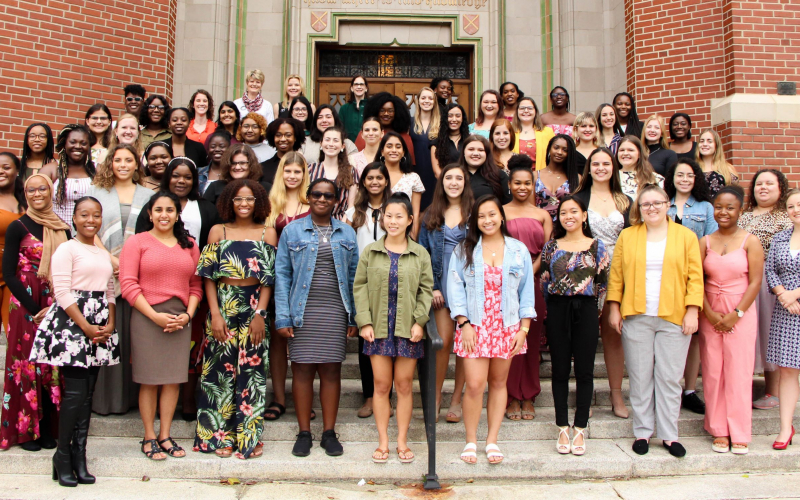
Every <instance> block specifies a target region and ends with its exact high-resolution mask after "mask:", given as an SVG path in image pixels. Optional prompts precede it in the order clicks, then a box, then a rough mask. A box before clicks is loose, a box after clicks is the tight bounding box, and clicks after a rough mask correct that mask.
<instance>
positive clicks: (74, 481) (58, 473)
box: [53, 377, 91, 486]
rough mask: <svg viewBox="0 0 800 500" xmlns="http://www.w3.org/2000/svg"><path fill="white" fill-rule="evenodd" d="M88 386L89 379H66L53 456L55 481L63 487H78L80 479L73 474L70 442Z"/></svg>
mask: <svg viewBox="0 0 800 500" xmlns="http://www.w3.org/2000/svg"><path fill="white" fill-rule="evenodd" d="M88 386H89V380H88V379H75V378H66V377H65V378H64V391H63V397H62V399H61V414H60V415H59V420H58V448H57V449H56V453H55V455H53V480H54V481H55V480H58V484H60V485H61V486H77V485H78V478H77V477H76V476H75V474H74V473H73V464H72V450H71V446H70V441H71V440H72V437H73V434H74V433H75V427H76V424H77V422H78V417H79V415H80V413H81V411H82V409H83V407H84V404H85V403H86V398H87V389H88ZM90 408H91V404H90ZM87 421H88V419H87ZM87 430H88V423H87ZM84 445H85V441H84ZM84 468H85V467H84Z"/></svg>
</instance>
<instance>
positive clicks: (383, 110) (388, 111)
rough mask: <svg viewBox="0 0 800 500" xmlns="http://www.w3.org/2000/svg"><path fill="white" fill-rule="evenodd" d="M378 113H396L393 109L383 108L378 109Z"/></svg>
mask: <svg viewBox="0 0 800 500" xmlns="http://www.w3.org/2000/svg"><path fill="white" fill-rule="evenodd" d="M378 114H379V115H393V114H394V110H393V109H382V110H380V111H378Z"/></svg>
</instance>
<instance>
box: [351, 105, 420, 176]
mask: <svg viewBox="0 0 800 500" xmlns="http://www.w3.org/2000/svg"><path fill="white" fill-rule="evenodd" d="M372 116H375V117H377V118H378V120H380V122H381V130H383V131H384V133H386V132H390V131H393V132H397V133H398V134H400V136H401V137H402V138H403V142H405V143H406V149H408V150H409V151H411V164H412V165H416V159H415V158H414V144H413V143H412V142H411V136H410V135H408V130H409V128H410V127H411V114H410V113H409V112H408V107H407V106H406V103H405V101H403V100H402V99H400V98H399V97H397V96H394V95H392V94H390V93H388V92H380V93H378V94H375V95H374V96H372V97H370V98H369V101H367V105H366V107H365V108H364V119H366V118H369V117H372ZM355 145H356V148H357V149H358V150H359V151H360V150H362V149H364V139H363V138H362V137H361V136H360V135H359V137H357V138H356V140H355ZM348 154H349V152H348Z"/></svg>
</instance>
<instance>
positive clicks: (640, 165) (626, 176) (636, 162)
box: [616, 135, 664, 199]
mask: <svg viewBox="0 0 800 500" xmlns="http://www.w3.org/2000/svg"><path fill="white" fill-rule="evenodd" d="M616 155H617V160H618V161H619V166H620V169H619V180H620V186H621V187H622V192H623V193H625V194H626V195H627V196H629V197H631V199H635V198H636V196H637V195H638V193H639V188H640V187H642V186H645V185H646V184H658V185H659V187H663V186H664V176H663V175H661V174H658V173H656V172H655V171H654V170H653V166H652V165H650V162H649V161H647V150H646V149H645V148H644V146H642V143H641V141H639V139H638V138H636V137H634V136H632V135H626V136H625V137H623V138H622V140H620V142H619V144H618V145H617V153H616Z"/></svg>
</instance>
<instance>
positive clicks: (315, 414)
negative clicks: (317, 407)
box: [309, 408, 317, 420]
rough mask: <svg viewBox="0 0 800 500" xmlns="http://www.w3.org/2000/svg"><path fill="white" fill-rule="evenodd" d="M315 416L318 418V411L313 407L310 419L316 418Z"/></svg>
mask: <svg viewBox="0 0 800 500" xmlns="http://www.w3.org/2000/svg"><path fill="white" fill-rule="evenodd" d="M315 418H317V412H315V411H314V409H313V408H312V409H311V418H310V419H309V420H314V419H315Z"/></svg>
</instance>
